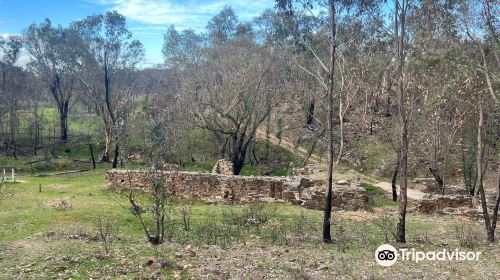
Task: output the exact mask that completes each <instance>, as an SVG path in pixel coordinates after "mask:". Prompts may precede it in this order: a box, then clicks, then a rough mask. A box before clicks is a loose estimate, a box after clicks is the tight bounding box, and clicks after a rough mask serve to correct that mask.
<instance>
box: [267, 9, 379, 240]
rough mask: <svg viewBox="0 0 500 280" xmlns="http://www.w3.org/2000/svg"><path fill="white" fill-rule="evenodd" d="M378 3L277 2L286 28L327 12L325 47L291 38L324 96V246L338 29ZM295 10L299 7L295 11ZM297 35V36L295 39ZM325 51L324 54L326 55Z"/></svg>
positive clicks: (330, 197)
mask: <svg viewBox="0 0 500 280" xmlns="http://www.w3.org/2000/svg"><path fill="white" fill-rule="evenodd" d="M376 2H377V1H342V0H328V1H312V0H297V1H294V0H276V3H277V7H278V9H279V11H281V13H282V15H283V16H284V18H285V20H286V21H287V22H288V24H287V25H288V26H293V25H294V24H293V22H294V21H295V20H296V18H297V17H296V15H297V14H310V15H311V16H313V17H317V18H318V19H321V17H322V14H321V13H320V14H319V15H318V14H315V8H319V7H321V8H320V9H324V10H326V11H327V12H326V14H327V18H326V19H323V20H324V22H325V23H326V24H325V25H323V26H322V28H321V29H320V30H318V32H319V34H326V40H325V42H326V46H325V47H324V48H323V49H321V48H314V47H313V46H312V45H311V44H309V42H308V41H307V40H305V39H306V37H304V36H302V35H303V34H300V33H299V34H294V35H295V37H296V40H295V42H296V43H298V44H299V45H300V46H302V47H303V48H305V49H306V50H307V51H308V52H310V53H311V54H312V57H313V60H314V61H315V63H316V67H315V68H316V69H315V70H309V69H307V68H305V67H303V66H301V65H299V67H300V68H302V69H303V70H304V71H306V72H307V73H308V74H310V75H311V76H312V77H314V78H315V79H316V80H317V81H318V83H319V84H320V85H321V86H322V87H323V89H324V90H325V93H326V102H325V103H326V110H327V157H328V166H327V195H326V200H325V209H324V213H323V241H324V242H325V243H331V242H333V240H332V237H331V212H332V200H333V167H334V133H333V131H334V116H335V115H336V114H335V112H334V111H335V106H334V104H333V102H334V96H335V95H336V92H335V84H336V73H335V71H336V69H335V65H336V60H337V56H338V53H337V52H338V50H337V46H338V40H337V25H338V23H339V22H341V21H350V20H352V19H353V18H355V17H357V16H361V15H362V14H363V12H364V11H366V10H367V9H369V8H372V7H375V6H376V5H377V3H376ZM297 6H298V7H297ZM297 35H298V36H297ZM342 47H343V48H346V49H348V44H347V43H346V42H344V45H343V46H342ZM325 50H326V51H325Z"/></svg>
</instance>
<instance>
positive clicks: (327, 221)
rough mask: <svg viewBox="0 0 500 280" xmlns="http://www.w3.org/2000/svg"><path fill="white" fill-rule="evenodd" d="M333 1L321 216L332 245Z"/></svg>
mask: <svg viewBox="0 0 500 280" xmlns="http://www.w3.org/2000/svg"><path fill="white" fill-rule="evenodd" d="M335 13H336V11H335V0H330V2H329V22H330V30H329V32H330V69H329V73H328V78H329V79H328V80H329V81H328V82H329V84H328V85H329V87H328V175H327V176H328V179H327V180H328V181H327V188H328V190H327V195H326V202H325V210H324V213H323V214H324V215H323V242H325V243H332V242H333V241H332V236H331V232H330V227H331V215H332V202H333V201H332V200H333V189H332V188H333V81H334V78H335V52H336V47H337V46H336V42H335V36H336V28H337V27H336V22H335Z"/></svg>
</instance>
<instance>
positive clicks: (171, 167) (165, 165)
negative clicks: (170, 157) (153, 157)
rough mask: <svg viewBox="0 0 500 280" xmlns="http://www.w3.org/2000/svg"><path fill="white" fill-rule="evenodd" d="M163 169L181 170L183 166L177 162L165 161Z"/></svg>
mask: <svg viewBox="0 0 500 280" xmlns="http://www.w3.org/2000/svg"><path fill="white" fill-rule="evenodd" d="M162 170H163V171H180V170H181V167H180V166H179V165H176V164H172V163H168V162H167V163H165V164H164V165H163V166H162Z"/></svg>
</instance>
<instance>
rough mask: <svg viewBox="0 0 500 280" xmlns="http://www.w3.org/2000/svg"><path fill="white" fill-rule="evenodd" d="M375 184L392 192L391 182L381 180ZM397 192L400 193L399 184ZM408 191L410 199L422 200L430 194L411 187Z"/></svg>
mask: <svg viewBox="0 0 500 280" xmlns="http://www.w3.org/2000/svg"><path fill="white" fill-rule="evenodd" d="M374 186H375V187H378V188H381V189H383V190H384V191H386V192H388V193H392V185H391V183H388V182H379V183H377V184H375V185H374ZM397 192H398V193H399V186H397ZM407 193H408V199H409V200H422V199H424V198H427V197H428V196H429V194H427V193H424V192H421V191H419V190H414V189H410V188H408V192H407Z"/></svg>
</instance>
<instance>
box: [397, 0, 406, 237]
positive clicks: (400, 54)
mask: <svg viewBox="0 0 500 280" xmlns="http://www.w3.org/2000/svg"><path fill="white" fill-rule="evenodd" d="M400 5H401V6H400ZM406 8H407V7H406V1H405V0H402V1H401V3H400V2H399V0H396V5H395V11H396V22H395V27H396V28H395V29H396V37H397V39H398V43H397V61H398V68H397V74H398V93H399V125H400V138H401V154H400V165H401V175H400V194H399V219H398V224H397V226H396V241H397V242H400V243H406V205H407V191H408V190H407V187H408V119H407V114H406V99H407V98H406V92H405V90H404V75H403V69H404V61H405V54H404V38H405V20H406V18H405V17H406ZM399 9H401V13H400V12H399ZM398 17H399V24H398V21H397V19H398ZM398 29H399V31H400V32H399V35H398Z"/></svg>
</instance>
